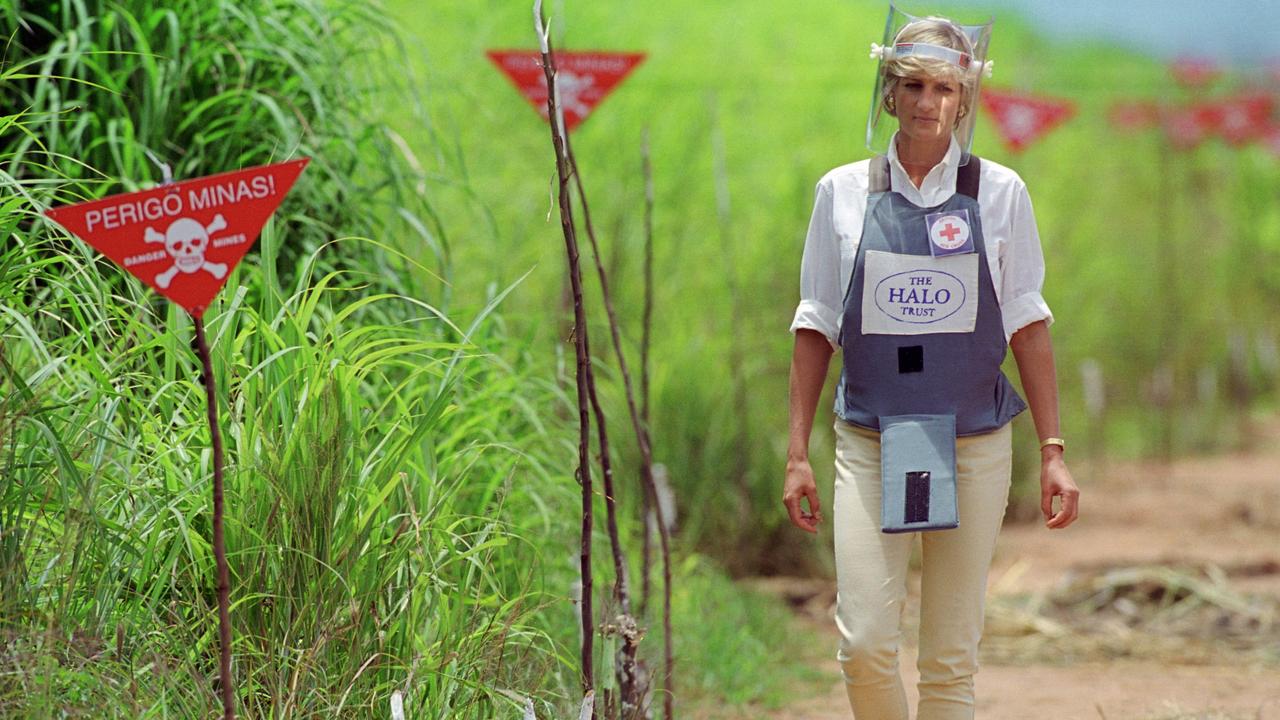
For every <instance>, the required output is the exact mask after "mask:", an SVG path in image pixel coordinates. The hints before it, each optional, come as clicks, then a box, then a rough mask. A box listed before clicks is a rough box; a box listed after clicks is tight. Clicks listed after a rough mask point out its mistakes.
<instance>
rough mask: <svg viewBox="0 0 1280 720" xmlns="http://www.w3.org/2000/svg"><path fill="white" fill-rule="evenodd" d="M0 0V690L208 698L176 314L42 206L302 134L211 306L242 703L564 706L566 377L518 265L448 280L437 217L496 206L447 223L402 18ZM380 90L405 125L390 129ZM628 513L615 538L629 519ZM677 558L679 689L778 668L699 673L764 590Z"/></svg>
mask: <svg viewBox="0 0 1280 720" xmlns="http://www.w3.org/2000/svg"><path fill="white" fill-rule="evenodd" d="M7 11H8V14H7V15H3V16H0V17H3V20H4V22H5V23H6V25H5V30H6V32H7V33H9V34H12V35H13V37H14V38H15V43H16V44H14V45H11V46H10V47H9V49H8V52H7V55H6V56H5V64H4V65H3V66H0V98H2V99H3V102H4V105H3V107H4V108H6V111H5V112H8V113H9V114H6V115H3V116H0V340H2V342H0V717H23V718H25V717H48V716H59V717H63V716H70V717H104V716H105V717H121V718H124V717H127V718H166V717H181V718H195V717H214V716H216V715H217V714H218V712H219V707H218V701H217V693H216V687H215V683H216V678H217V636H216V614H215V598H214V593H213V587H214V582H213V559H212V552H211V547H210V545H209V542H210V535H211V533H210V527H209V508H210V503H209V476H210V472H211V468H210V455H209V451H208V437H207V430H206V429H205V426H204V406H203V403H204V398H203V391H202V388H201V386H200V383H199V381H198V373H199V368H198V364H197V362H196V360H195V358H194V355H193V353H192V352H191V351H190V349H189V347H188V344H189V341H190V337H191V326H190V322H189V319H188V318H187V317H186V316H185V314H183V313H182V312H181V311H180V310H178V309H175V308H174V307H173V306H171V305H168V304H166V303H164V302H163V301H161V300H160V299H158V298H157V297H156V296H155V295H153V294H151V293H150V292H148V291H146V290H145V289H144V288H143V286H142V285H141V284H140V283H138V282H136V281H134V280H133V279H131V278H129V277H128V276H126V275H125V274H124V273H123V272H121V271H120V270H119V269H118V268H116V267H115V266H113V265H112V264H111V263H109V262H108V261H106V260H105V259H103V258H101V257H100V256H98V255H97V254H96V253H95V252H94V251H92V250H90V249H89V248H88V247H87V246H86V245H84V244H83V243H81V242H79V241H77V240H74V239H72V238H70V237H68V236H66V235H65V234H63V233H62V232H61V231H60V230H58V229H56V228H55V227H52V226H51V225H49V224H48V223H47V222H46V221H45V220H44V219H43V218H42V216H41V213H42V211H43V210H44V209H46V208H47V207H49V206H50V205H54V204H62V203H67V202H74V201H78V200H82V199H86V198H94V197H101V196H104V195H107V194H111V193H115V192H121V191H127V190H134V189H139V188H142V187H149V186H151V185H152V184H154V183H155V182H157V181H159V180H160V179H161V175H160V171H159V169H158V165H157V162H165V163H168V164H169V165H171V166H172V168H173V171H174V174H175V175H176V176H177V177H179V178H181V177H191V176H197V175H201V174H206V173H211V172H217V171H222V170H227V169H231V168H234V167H237V166H243V165H251V164H258V163H264V162H270V161H272V160H278V159H283V158H285V157H291V156H295V155H307V156H311V157H312V158H313V161H312V163H311V165H310V167H309V169H308V171H307V172H306V173H305V174H304V175H303V177H302V179H301V180H300V181H299V183H298V185H297V186H296V187H295V189H294V191H293V192H292V193H291V195H290V196H289V198H287V199H286V201H285V203H284V204H283V205H282V206H281V208H280V210H279V212H278V213H277V215H276V217H275V219H274V220H272V221H271V222H270V223H268V226H267V227H266V229H265V230H264V232H263V234H262V237H261V239H260V241H259V243H258V244H257V246H256V248H255V250H254V251H253V252H252V253H251V254H250V255H249V256H248V257H247V258H246V259H245V261H244V262H243V263H242V264H241V265H240V266H239V267H238V268H237V270H236V271H235V272H234V273H233V275H232V277H231V278H230V279H229V282H228V284H227V287H226V289H225V290H224V291H223V293H222V294H221V296H220V297H219V299H218V300H217V301H216V302H215V303H214V304H213V306H212V307H211V308H210V309H209V310H208V312H207V313H206V315H205V321H206V325H207V328H208V332H209V335H210V338H211V341H212V349H213V355H214V367H215V374H216V375H217V377H216V380H217V384H218V387H219V389H220V391H221V393H222V397H221V398H220V399H219V402H220V404H221V408H220V417H221V421H222V430H223V435H224V438H225V442H226V446H227V488H226V503H227V518H226V530H227V545H228V555H229V562H230V566H231V571H232V588H231V598H232V602H233V606H232V612H231V618H232V622H233V625H234V633H235V641H234V648H233V649H234V654H235V660H234V666H233V670H234V677H235V681H236V683H237V698H238V701H237V702H238V705H239V708H240V711H241V714H242V716H243V717H247V718H253V717H260V718H267V717H272V718H285V717H290V718H293V717H317V718H321V717H323V718H332V717H378V716H389V714H390V705H389V703H390V700H391V697H392V696H393V694H394V693H397V692H398V693H401V694H402V697H403V698H404V700H405V706H406V710H407V713H408V715H409V716H410V717H422V718H445V717H448V718H494V717H512V716H515V715H516V714H517V713H519V712H520V710H521V709H522V708H523V707H524V703H525V702H526V699H528V702H531V703H533V705H534V707H535V708H536V711H537V712H538V716H539V717H561V716H567V715H568V714H569V713H570V712H571V711H573V710H574V709H575V708H576V706H577V704H578V701H579V699H580V698H579V697H578V692H579V691H578V688H577V677H578V669H577V666H576V665H577V660H576V657H577V650H576V643H577V638H576V634H577V630H576V628H577V626H578V621H577V619H576V618H575V617H574V612H573V607H572V605H571V604H570V602H569V597H570V595H571V593H572V588H573V583H574V581H575V579H576V577H577V566H576V562H577V561H576V548H575V547H574V546H575V544H576V538H577V519H576V506H577V503H578V500H577V498H578V492H577V489H576V487H575V486H574V484H573V477H572V458H573V457H574V452H573V443H572V437H573V436H574V433H573V430H572V428H571V427H570V422H571V418H572V415H573V413H572V409H571V405H570V403H569V400H568V394H567V393H566V390H567V388H569V387H570V386H571V383H572V377H571V372H566V368H565V365H564V362H563V347H560V348H554V347H553V348H548V347H547V346H546V345H545V344H543V343H540V342H538V341H537V333H536V332H533V331H531V330H530V329H529V328H528V327H527V325H525V324H524V323H523V322H521V321H520V320H519V318H520V316H521V313H522V312H523V309H524V308H523V307H522V305H521V304H520V303H518V302H513V299H514V295H512V293H514V292H519V291H521V289H522V287H523V285H524V283H525V282H526V281H527V276H528V268H524V269H519V270H516V271H514V272H512V271H509V270H508V269H502V268H499V269H496V270H494V269H492V268H490V270H491V272H487V273H483V274H482V273H479V272H478V271H479V268H476V269H475V270H473V271H469V272H470V273H471V275H470V277H469V278H468V279H467V280H466V281H465V282H466V286H465V288H464V287H462V285H463V282H464V281H460V280H459V279H458V278H456V277H455V275H456V272H457V270H456V268H457V266H458V260H457V258H456V257H455V246H456V244H457V243H456V241H453V240H451V237H454V236H457V237H462V238H463V239H464V240H465V241H466V243H465V244H467V245H474V244H475V243H476V241H477V240H479V241H483V242H485V243H489V244H494V243H499V244H500V243H502V242H504V241H506V240H509V239H510V233H511V232H512V229H511V228H510V227H506V226H499V225H498V224H497V223H496V222H494V221H493V219H492V217H493V216H492V214H491V213H489V211H488V210H485V209H481V210H480V211H479V212H478V215H479V217H480V222H477V223H470V222H462V221H458V220H456V219H454V220H451V221H450V222H449V223H446V222H444V213H442V207H441V206H442V204H444V203H447V202H448V201H449V199H450V197H451V194H452V193H458V192H461V193H463V194H466V193H468V192H471V191H470V190H469V188H470V182H471V181H470V178H469V173H468V172H466V171H465V170H464V172H460V173H454V172H453V168H452V167H451V166H449V165H448V164H447V163H444V162H443V160H444V158H447V157H451V156H452V153H454V152H455V150H456V143H455V141H453V140H451V139H450V138H449V136H448V134H447V133H445V132H441V131H439V130H437V128H436V127H435V126H434V125H433V118H432V117H431V116H430V115H427V114H422V113H419V112H418V106H417V103H418V97H417V90H418V88H417V87H416V86H415V85H414V76H413V75H412V74H409V75H405V74H404V72H403V70H402V68H403V67H404V65H405V63H404V61H403V58H404V57H405V53H406V51H407V49H408V46H402V45H401V44H400V43H399V40H398V38H399V35H398V32H397V28H396V23H394V22H392V21H390V20H388V19H387V18H386V17H385V16H384V15H383V14H382V12H381V11H380V10H379V9H378V8H377V7H376V6H370V5H366V4H363V3H353V2H320V1H319V0H315V1H304V2H294V3H274V2H268V1H267V0H260V1H257V2H248V3H241V2H235V3H233V2H229V1H225V0H224V1H221V2H212V3H204V2H194V1H187V2H183V1H179V2H175V3H156V2H149V1H144V0H125V1H124V2H112V3H107V2H95V1H92V0H63V1H60V2H53V3H44V4H39V5H30V4H24V5H23V7H22V11H21V13H18V12H16V9H15V7H14V6H9V7H8V8H7ZM433 91H434V88H431V87H428V89H427V92H428V93H430V92H433ZM389 101H390V104H388V102H389ZM390 114H395V115H397V116H398V117H401V118H405V117H414V118H419V119H418V120H417V121H416V122H415V124H414V125H413V127H414V132H415V136H414V137H415V142H414V144H413V147H412V149H411V147H410V143H408V142H406V141H405V140H404V139H403V138H401V136H400V135H399V134H398V133H397V132H396V130H395V129H393V128H392V127H391V126H389V125H388V124H387V123H386V122H385V120H386V118H387V116H388V115H390ZM424 138H427V139H429V142H424V141H423V139H424ZM415 151H416V152H415ZM153 157H154V159H153ZM485 216H489V217H490V220H489V221H485V220H484V217H485ZM552 247H553V248H554V247H558V246H556V245H554V244H553V245H552ZM556 259H557V260H558V258H556ZM463 291H465V292H463ZM500 310H501V312H500ZM513 318H515V320H514V321H513ZM601 373H602V374H607V368H606V367H603V366H602V367H601ZM633 507H634V506H633ZM622 527H623V532H624V534H626V535H629V536H630V537H635V534H636V532H637V530H638V527H637V524H636V523H635V521H634V518H630V519H629V518H628V517H624V518H623V519H622ZM597 541H598V542H600V543H603V542H604V541H605V538H604V537H603V534H602V533H601V537H598V538H597ZM633 545H634V544H633ZM681 550H682V551H683V553H684V554H688V553H689V551H690V548H688V547H685V548H681ZM631 553H632V554H631V557H630V560H631V561H632V564H633V567H638V566H639V563H638V558H637V557H635V548H634V547H632V548H631ZM599 556H600V557H601V558H606V557H607V556H605V555H604V554H599ZM608 571H609V568H608V567H607V562H602V564H601V567H600V568H599V569H598V575H597V577H607V575H608V574H609V572H608ZM677 583H681V584H685V585H687V586H688V588H689V590H688V591H686V593H685V594H678V595H677V603H679V604H680V607H682V608H684V610H683V611H682V618H683V619H678V620H677V629H678V630H679V631H680V633H681V635H680V638H679V639H678V640H677V646H678V648H680V649H681V652H682V653H683V654H684V656H685V657H688V658H690V661H689V663H688V664H687V665H685V666H684V669H683V670H682V676H683V677H687V678H689V679H690V682H691V687H703V688H706V692H705V693H702V694H703V695H704V696H707V697H712V698H714V695H715V691H716V689H717V688H723V690H724V692H725V693H726V694H729V695H731V696H732V697H733V698H734V699H735V702H737V701H741V702H747V701H750V700H751V699H753V698H758V697H760V696H761V694H762V693H769V692H774V691H773V690H770V688H774V687H776V686H777V685H778V684H785V682H786V678H788V677H791V676H792V675H791V674H790V672H791V671H787V672H783V673H777V672H772V671H771V675H772V677H773V678H774V679H775V681H774V682H771V683H764V684H761V682H760V681H759V678H758V677H757V675H756V673H755V672H754V671H753V672H750V673H744V674H738V675H733V676H726V675H725V671H726V669H727V663H728V662H732V663H735V664H738V665H739V666H741V667H744V668H761V667H763V666H764V660H765V658H767V657H768V655H769V653H770V648H769V645H768V644H767V643H766V639H767V638H768V637H771V636H772V635H774V634H775V632H776V630H775V629H774V628H771V627H757V625H759V623H758V622H757V621H758V619H759V617H760V614H761V613H764V614H766V615H767V614H768V613H769V612H771V611H770V610H769V608H770V607H772V606H771V605H769V604H767V603H766V602H764V601H763V600H758V599H752V600H745V599H742V598H738V597H737V594H736V593H735V591H734V590H733V588H732V586H731V585H730V584H729V583H728V581H727V579H725V578H723V577H722V576H720V575H719V573H717V572H716V571H715V570H714V568H711V567H709V566H707V565H706V564H704V563H701V562H697V561H696V560H693V559H692V558H691V559H690V560H689V561H688V562H686V563H684V564H683V565H682V566H681V567H680V571H679V572H678V573H677ZM607 585H608V584H607V583H604V582H601V583H598V584H597V587H598V588H601V593H602V594H604V593H607ZM677 587H678V588H679V587H680V585H677ZM710 594H719V595H721V596H724V597H726V598H728V600H726V602H725V603H724V604H723V607H722V610H721V612H720V614H719V615H718V616H717V617H716V618H715V621H714V622H712V623H710V624H708V623H706V622H705V618H703V617H701V616H700V614H698V613H696V612H695V610H696V606H697V601H698V600H699V599H701V598H705V597H707V596H709V595H710ZM730 600H732V601H730ZM598 606H599V604H598ZM650 637H651V638H652V637H653V636H652V635H651V636H650ZM648 643H649V644H648V645H647V647H648V648H658V647H660V641H659V640H658V639H651V640H649V641H648ZM722 647H733V648H735V657H734V658H732V659H731V660H728V659H724V658H721V657H720V655H721V653H720V651H719V649H718V648H722ZM647 652H649V653H651V654H650V655H649V657H648V658H647V660H648V663H649V666H650V668H653V669H656V668H658V666H659V663H658V661H657V660H656V658H657V657H658V656H659V654H660V653H658V652H656V651H653V650H648V651H647ZM597 661H598V662H599V663H600V665H601V667H600V668H597V673H596V674H597V677H601V678H602V682H603V683H604V684H605V685H606V686H607V685H608V683H609V682H610V681H611V673H609V672H606V671H604V670H605V669H606V668H607V667H608V664H609V663H610V662H611V660H610V659H609V658H608V657H607V654H605V653H601V654H599V655H598V657H597ZM716 701H717V700H714V699H713V700H712V702H716Z"/></svg>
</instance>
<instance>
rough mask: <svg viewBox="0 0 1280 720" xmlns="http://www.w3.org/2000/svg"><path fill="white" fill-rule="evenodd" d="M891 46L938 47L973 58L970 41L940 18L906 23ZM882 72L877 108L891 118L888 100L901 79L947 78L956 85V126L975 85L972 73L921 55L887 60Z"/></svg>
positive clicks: (892, 108)
mask: <svg viewBox="0 0 1280 720" xmlns="http://www.w3.org/2000/svg"><path fill="white" fill-rule="evenodd" d="M893 43H894V45H897V44H898V43H928V44H930V45H941V46H942V47H946V48H951V49H952V50H958V51H960V52H962V53H965V54H967V55H969V57H970V59H971V60H972V58H973V44H972V43H971V42H969V37H968V36H967V35H965V34H964V33H963V32H961V30H960V28H958V27H956V25H955V23H953V22H951V21H950V20H948V19H946V18H942V17H927V18H921V19H919V20H913V21H911V22H909V23H907V24H906V25H904V26H903V28H902V29H901V30H899V31H898V36H897V37H895V38H894V39H893ZM881 72H882V73H883V74H884V82H883V83H881V90H880V104H881V105H882V106H883V107H884V110H885V112H887V113H889V114H890V115H892V116H894V117H897V116H898V114H897V112H896V109H895V108H894V106H893V103H892V102H891V101H889V100H888V98H889V97H890V96H891V95H893V91H894V90H896V89H897V88H898V82H899V81H900V80H902V79H903V78H906V77H912V76H921V75H923V76H926V77H931V78H946V79H947V80H950V81H952V82H954V83H956V84H958V85H959V86H960V108H961V111H960V112H959V113H957V114H956V123H957V124H959V122H960V119H961V118H963V117H964V109H965V108H967V107H968V105H969V95H970V94H971V93H972V92H973V90H974V87H975V85H976V83H977V77H976V75H975V74H974V73H971V72H967V71H965V70H964V69H962V68H958V67H956V66H955V65H952V64H951V63H949V62H947V61H945V60H940V59H938V58H933V57H928V56H922V55H907V56H906V57H895V58H892V59H890V60H886V61H885V62H884V64H883V65H882V67H881Z"/></svg>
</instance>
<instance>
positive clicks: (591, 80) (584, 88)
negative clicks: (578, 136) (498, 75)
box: [485, 50, 645, 132]
mask: <svg viewBox="0 0 1280 720" xmlns="http://www.w3.org/2000/svg"><path fill="white" fill-rule="evenodd" d="M485 54H486V55H488V56H489V59H490V60H492V61H493V64H494V65H497V66H498V69H499V70H501V71H502V72H503V73H504V74H505V75H506V76H507V77H508V78H510V79H511V82H512V83H513V84H514V85H515V86H516V89H517V90H519V91H520V94H521V95H524V97H525V99H526V100H528V101H529V103H530V104H532V105H533V109H534V110H537V111H538V114H539V115H541V116H542V118H543V119H544V120H546V119H547V76H546V75H545V74H544V73H543V71H542V53H540V52H538V51H537V50H490V51H488V52H486V53H485ZM553 55H554V58H555V64H556V85H557V87H559V89H560V106H561V108H562V109H563V111H564V125H565V131H566V132H569V131H572V130H573V129H574V128H576V127H577V126H578V125H579V124H580V123H581V122H582V121H583V120H586V119H587V116H588V115H590V114H591V111H592V110H594V109H595V107H596V106H597V105H599V104H600V102H601V101H602V100H604V99H605V98H606V97H608V95H609V93H611V92H613V89H614V88H615V87H617V86H618V83H620V82H622V80H623V79H624V78H626V77H627V76H628V75H630V74H631V71H632V70H634V69H635V67H636V65H639V64H640V62H641V61H642V60H644V58H645V54H644V53H611V52H563V51H557V52H554V53H553Z"/></svg>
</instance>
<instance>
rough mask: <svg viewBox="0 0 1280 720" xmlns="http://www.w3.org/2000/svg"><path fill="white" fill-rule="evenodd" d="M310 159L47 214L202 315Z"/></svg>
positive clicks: (191, 181)
mask: <svg viewBox="0 0 1280 720" xmlns="http://www.w3.org/2000/svg"><path fill="white" fill-rule="evenodd" d="M308 162H309V158H301V159H298V160H290V161H289V162H284V163H278V164H276V165H262V166H259V167H254V168H249V169H247V170H236V171H233V172H227V173H222V174H219V175H210V176H208V177H203V178H198V179H195V180H184V181H183V182H179V183H173V184H172V185H161V186H160V187H156V188H152V189H150V190H143V191H141V192H135V193H125V194H122V195H112V196H110V197H105V198H102V199H101V200H93V201H91V202H84V203H78V204H76V205H64V206H62V207H58V208H51V209H49V210H46V211H45V215H48V216H49V217H50V218H53V219H54V220H55V221H57V222H58V224H59V225H61V226H63V227H64V228H66V229H67V230H69V231H71V233H72V234H74V235H76V236H77V237H79V238H80V239H81V240H84V241H85V242H87V243H89V244H90V245H92V246H94V247H95V248H97V249H98V250H99V251H101V252H102V254H103V255H106V256H107V257H109V258H111V259H112V260H113V261H115V263H116V264H117V265H119V266H120V267H123V268H124V269H125V270H128V271H129V272H130V273H132V274H133V275H135V276H136V277H137V278H138V279H140V280H142V281H143V282H145V283H146V284H148V285H150V286H151V287H153V288H155V290H156V292H158V293H160V294H161V295H164V296H165V297H167V298H169V299H170V300H172V301H174V302H176V303H178V304H179V305H181V306H182V307H184V308H186V309H187V312H189V313H191V314H192V315H194V316H196V317H200V316H201V315H203V314H204V310H205V308H206V307H208V305H209V302H210V301H211V300H213V297H214V296H215V295H217V294H218V291H219V290H221V289H222V286H223V285H225V284H226V282H227V277H228V276H230V274H231V271H232V270H234V269H235V267H236V265H237V264H239V262H240V259H241V258H243V257H244V254H245V253H246V252H248V251H249V248H250V247H252V246H253V243H254V241H256V240H257V239H258V233H260V232H262V226H263V225H265V224H266V223H267V218H269V217H271V213H273V212H275V210H276V207H277V206H279V205H280V201H281V200H283V199H284V196H285V195H286V194H287V193H288V192H289V189H290V188H292V187H293V183H294V181H295V180H297V179H298V175H300V174H302V169H303V168H305V167H306V166H307V163H308Z"/></svg>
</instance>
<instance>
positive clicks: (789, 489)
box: [782, 459, 822, 534]
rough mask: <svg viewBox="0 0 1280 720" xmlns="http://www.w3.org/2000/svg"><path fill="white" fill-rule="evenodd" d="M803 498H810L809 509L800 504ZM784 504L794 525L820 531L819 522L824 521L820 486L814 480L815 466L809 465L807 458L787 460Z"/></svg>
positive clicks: (806, 530) (814, 531) (803, 528)
mask: <svg viewBox="0 0 1280 720" xmlns="http://www.w3.org/2000/svg"><path fill="white" fill-rule="evenodd" d="M802 498H808V499H809V510H805V509H804V507H803V506H802V505H801V504H800V500H801V499H802ZM782 504H783V505H785V506H786V507H787V513H788V514H789V515H791V524H792V525H795V526H796V527H798V528H800V529H801V530H804V531H805V532H811V533H815V534H816V533H817V532H818V523H820V522H822V506H821V505H820V504H819V503H818V486H817V484H815V483H814V481H813V468H811V467H809V461H808V460H807V459H794V460H787V477H786V480H785V481H784V482H783V487H782ZM810 511H812V512H810Z"/></svg>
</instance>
